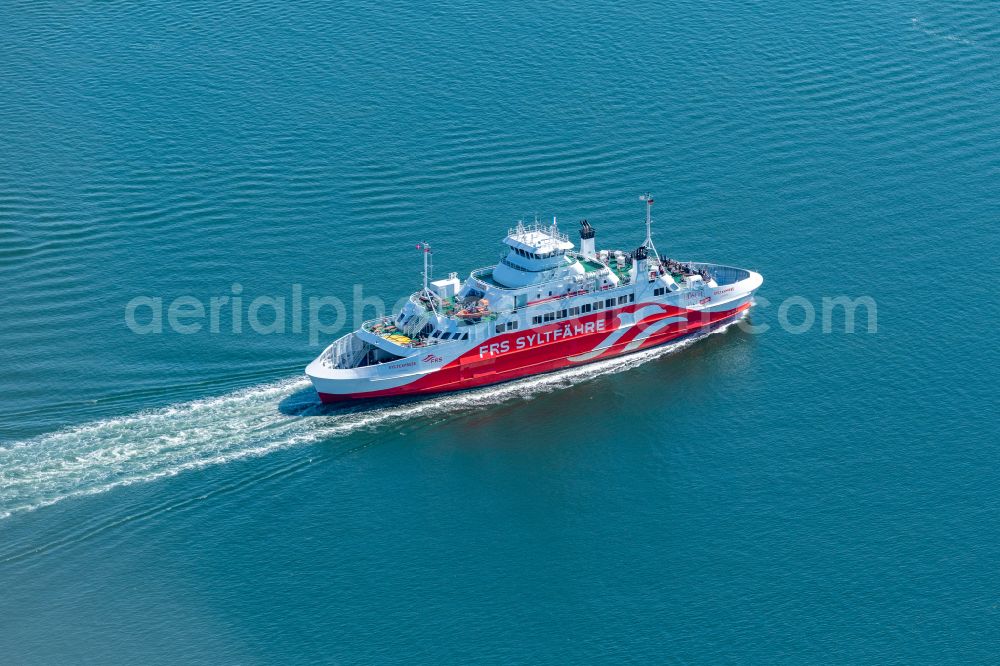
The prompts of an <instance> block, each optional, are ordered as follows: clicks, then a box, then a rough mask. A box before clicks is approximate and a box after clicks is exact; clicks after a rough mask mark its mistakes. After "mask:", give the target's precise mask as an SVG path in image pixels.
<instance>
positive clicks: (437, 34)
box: [0, 0, 1000, 664]
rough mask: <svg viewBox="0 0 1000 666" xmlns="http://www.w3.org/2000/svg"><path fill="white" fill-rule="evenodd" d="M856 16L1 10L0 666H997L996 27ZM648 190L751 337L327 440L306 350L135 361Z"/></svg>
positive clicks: (947, 13) (661, 226)
mask: <svg viewBox="0 0 1000 666" xmlns="http://www.w3.org/2000/svg"><path fill="white" fill-rule="evenodd" d="M870 4H871V3H869V4H865V3H861V4H858V3H847V2H843V1H842V0H834V1H833V2H817V1H811V0H810V1H806V2H782V1H776V2H772V3H767V4H763V3H738V2H720V3H701V2H691V1H689V0H684V1H679V2H674V3H670V4H668V5H660V4H645V3H630V4H628V5H623V6H619V7H607V6H603V5H602V4H599V3H554V4H548V5H539V4H530V5H529V4H514V5H506V4H505V5H502V6H500V5H495V4H490V3H473V4H466V5H463V6H461V7H450V6H446V5H443V4H425V5H422V6H414V5H411V4H408V3H394V2H389V3H371V4H366V5H363V6H360V5H348V6H345V5H339V4H337V3H316V2H306V3H300V4H298V5H294V6H293V5H289V4H287V3H278V2H258V3H243V2H237V1H234V0H229V1H224V2H218V3H134V4H127V3H82V2H65V3H45V4H42V3H27V2H15V3H8V4H6V5H4V7H3V8H2V9H0V25H3V26H4V28H3V34H4V39H3V46H2V47H0V62H2V63H3V64H4V67H3V70H4V76H3V77H0V122H2V127H3V131H2V132H0V369H2V372H0V398H2V399H0V516H2V518H0V661H3V662H4V663H50V662H68V661H71V662H97V663H112V662H119V663H136V662H141V661H153V662H165V661H185V662H212V663H264V662H289V661H291V662H311V661H331V662H345V663H357V662H373V661H397V662H405V663H413V662H440V661H448V662H466V661H473V660H478V661H488V662H496V661H515V662H549V663H564V662H568V661H583V660H598V661H607V662H610V661H620V660H625V659H629V660H635V661H657V662H660V661H677V662H683V663H706V664H717V663H720V662H729V661H738V662H758V663H801V662H813V663H816V662H824V663H825V662H842V663H843V662H851V663H855V662H868V663H872V662H877V663H920V662H922V663H941V662H963V663H969V662H991V661H994V660H995V656H996V653H997V651H998V649H1000V630H998V626H1000V606H998V603H1000V602H998V597H997V587H996V580H997V579H996V571H997V562H998V558H1000V530H998V529H997V521H998V518H1000V516H998V509H1000V491H998V488H1000V472H998V471H997V466H996V464H995V458H996V451H995V447H996V443H997V441H998V427H997V424H996V420H995V411H996V405H997V391H996V387H995V376H996V372H995V368H996V367H997V362H998V358H997V356H998V353H997V352H998V348H997V344H996V332H995V325H996V323H997V321H998V307H997V300H996V297H995V294H993V290H992V288H991V287H990V286H988V285H989V284H990V280H991V279H992V274H993V272H994V271H993V269H994V268H995V267H996V261H997V256H998V254H1000V253H998V249H1000V248H998V242H997V221H998V220H997V211H998V210H1000V194H998V192H1000V156H998V148H1000V120H998V119H1000V92H998V91H1000V74H998V72H1000V19H998V15H997V13H996V7H995V6H994V5H992V4H990V3H987V2H981V1H979V2H957V3H950V4H948V5H947V6H942V5H941V4H940V3H931V2H926V1H917V2H909V3H902V4H899V3H896V4H892V5H886V6H870ZM647 189H649V190H652V191H653V193H654V194H655V195H656V200H657V203H656V206H655V209H654V211H655V219H656V225H655V234H656V235H655V239H656V242H657V246H658V247H659V249H660V250H661V251H665V252H667V253H668V254H670V255H671V256H674V257H678V258H684V259H688V258H690V259H703V260H708V261H718V262H723V263H730V264H734V265H739V266H745V267H748V268H754V269H756V270H759V271H760V272H761V273H762V274H763V275H764V276H765V284H764V287H763V288H762V290H761V292H760V294H759V296H760V302H759V304H758V306H757V307H756V308H755V309H754V310H753V312H752V314H751V321H752V323H753V324H755V325H762V324H768V325H769V326H770V329H769V330H768V331H766V332H764V333H760V334H751V333H749V332H748V331H747V330H746V328H745V327H744V328H737V327H731V328H729V329H727V330H725V331H723V332H720V333H717V334H714V335H712V336H710V337H708V338H706V339H703V340H700V341H697V342H696V343H693V344H683V345H676V346H674V347H671V348H668V349H665V350H660V351H657V352H653V353H647V354H641V355H638V356H634V357H630V358H629V359H627V360H623V361H613V362H609V363H604V364H600V365H597V366H590V367H588V368H587V369H585V370H580V371H574V372H571V373H564V374H555V375H550V376H545V377H542V378H534V379H529V380H526V381H522V382H517V383H512V384H507V385H503V386H500V387H494V388H488V389H482V390H478V391H474V392H470V393H467V394H461V395H453V396H447V397H443V398H431V399H428V400H423V401H417V402H391V403H380V404H377V405H372V406H353V407H349V408H343V407H337V408H333V409H323V408H320V407H318V406H317V405H316V404H315V398H314V395H313V394H312V393H311V391H310V390H309V387H308V384H307V382H306V381H305V380H304V379H303V378H302V374H301V373H302V369H303V368H304V366H305V365H306V363H307V362H308V361H309V360H311V359H312V358H313V357H314V356H315V355H316V354H317V353H318V352H319V350H320V349H321V346H318V345H316V344H312V342H311V340H310V335H309V330H308V326H304V327H303V328H302V330H301V331H292V330H291V324H289V325H288V327H287V330H286V332H285V333H275V334H270V335H260V334H257V333H254V332H252V331H248V330H246V325H245V324H244V331H243V332H242V333H236V332H235V331H234V330H233V327H232V325H231V321H229V320H227V319H226V318H225V317H223V318H222V324H221V325H220V326H219V331H218V332H217V333H212V332H211V331H210V330H207V329H208V326H207V325H206V326H205V327H204V328H203V329H202V330H201V331H199V332H196V333H191V334H180V333H178V332H176V331H172V330H170V328H169V327H166V330H165V331H164V332H163V333H162V334H148V335H137V334H136V333H134V332H133V331H132V330H130V329H129V327H128V326H126V323H125V316H124V314H125V309H126V304H127V303H128V302H129V301H130V300H132V299H133V298H135V297H137V296H149V297H158V298H162V299H163V301H164V303H169V302H171V301H172V300H173V299H175V298H176V297H178V296H192V297H194V298H197V299H199V300H201V301H203V302H205V303H207V302H208V300H209V299H210V298H211V297H213V296H220V295H229V296H232V295H234V292H235V291H241V294H240V295H241V296H242V297H243V298H244V299H245V301H246V302H247V303H248V302H249V301H250V300H252V299H253V298H256V297H258V296H264V295H269V296H275V297H277V296H284V297H286V298H287V299H289V302H290V299H291V298H292V294H293V288H294V287H293V285H300V288H301V293H302V294H303V296H304V298H308V297H310V296H312V297H317V298H319V297H326V296H335V297H338V298H341V299H344V300H346V301H350V300H351V299H352V298H353V294H354V291H353V285H355V284H360V285H363V294H364V295H368V296H370V295H380V296H382V297H383V298H384V299H386V301H387V303H389V304H391V303H392V302H393V301H395V300H396V299H398V298H399V297H401V296H403V295H405V294H406V293H408V292H409V291H411V290H412V289H414V288H415V286H416V285H417V284H418V282H419V280H420V266H419V264H418V262H419V261H420V257H419V253H416V251H415V250H414V244H415V243H416V242H418V241H431V242H432V243H433V244H434V247H435V263H436V271H437V273H438V274H439V275H444V273H445V272H446V271H449V270H458V271H461V272H463V273H464V272H466V271H468V270H470V269H472V268H475V267H478V266H483V265H487V264H490V263H492V262H494V261H495V260H496V257H497V252H498V249H499V246H498V244H497V241H498V240H499V238H500V237H502V235H503V232H504V231H505V230H506V228H507V226H508V225H509V224H510V223H512V222H513V221H515V220H516V219H517V218H518V217H522V216H531V215H533V214H534V213H535V212H537V213H538V214H539V215H541V216H542V217H548V216H550V215H553V214H555V215H559V216H560V219H561V220H563V226H564V228H566V229H570V228H571V226H572V225H573V224H575V221H576V220H577V219H579V218H582V217H587V218H588V219H589V220H590V221H591V222H592V223H593V224H594V226H595V227H596V228H597V230H598V242H599V245H611V246H617V247H625V248H629V247H633V246H635V245H636V244H638V242H639V241H640V240H641V239H642V234H643V228H642V222H643V218H642V215H643V211H642V207H641V205H640V202H639V201H638V200H637V195H638V194H639V193H640V192H642V191H644V190H647ZM236 283H238V284H239V287H238V288H235V289H234V286H233V285H234V284H236ZM837 296H849V297H851V298H860V297H864V296H867V297H870V298H872V299H874V301H875V302H876V303H877V331H876V332H874V333H868V332H865V330H864V326H863V325H859V331H858V332H856V333H854V334H847V333H845V332H844V325H845V321H844V317H843V314H842V313H839V314H838V315H837V316H835V317H834V318H833V320H832V322H831V328H832V330H831V331H830V332H828V333H824V332H823V330H822V326H821V323H820V321H819V320H818V319H817V322H816V323H815V325H814V326H812V327H809V328H808V330H806V331H805V332H802V333H794V332H791V331H789V330H785V329H783V328H782V327H781V326H780V322H781V317H780V316H779V315H780V314H781V312H779V306H780V304H781V303H782V302H785V301H786V299H788V298H790V297H800V298H801V299H804V301H805V302H807V303H808V304H810V306H811V307H814V308H815V309H816V311H817V314H818V313H819V311H820V306H821V302H822V299H823V298H824V297H837ZM801 302H802V301H799V303H801ZM348 310H349V311H348V313H347V319H348V321H346V322H345V327H349V326H351V325H352V324H353V323H355V322H354V319H355V316H354V313H353V312H352V311H351V310H353V308H350V307H349V308H348ZM790 312H791V313H790V314H788V319H790V320H792V322H793V323H795V324H798V323H800V322H801V321H802V316H803V314H802V308H801V306H796V307H793V308H792V309H791V311H790ZM359 314H361V315H362V316H366V317H370V316H372V313H371V312H370V311H368V312H367V313H359ZM786 314H787V313H786ZM262 318H264V319H266V315H264V316H262ZM863 323H864V318H863V317H861V318H860V322H859V324H863ZM786 328H787V327H786ZM320 337H321V338H322V339H323V340H326V339H327V338H329V337H332V336H325V335H324V336H320Z"/></svg>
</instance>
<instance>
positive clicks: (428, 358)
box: [422, 354, 444, 363]
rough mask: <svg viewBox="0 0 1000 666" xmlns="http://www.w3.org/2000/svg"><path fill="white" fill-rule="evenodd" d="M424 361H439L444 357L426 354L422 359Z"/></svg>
mask: <svg viewBox="0 0 1000 666" xmlns="http://www.w3.org/2000/svg"><path fill="white" fill-rule="evenodd" d="M422 360H423V362H424V363H440V362H441V361H443V360H444V359H443V358H441V357H440V356H435V355H434V354H428V355H427V356H424V358H423V359H422Z"/></svg>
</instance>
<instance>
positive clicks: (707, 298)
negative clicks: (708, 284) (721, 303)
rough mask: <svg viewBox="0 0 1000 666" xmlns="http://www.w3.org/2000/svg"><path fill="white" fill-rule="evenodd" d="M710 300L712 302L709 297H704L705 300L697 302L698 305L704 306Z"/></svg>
mask: <svg viewBox="0 0 1000 666" xmlns="http://www.w3.org/2000/svg"><path fill="white" fill-rule="evenodd" d="M711 300H712V297H711V296H706V297H705V298H703V299H701V300H700V301H698V305H704V304H705V303H708V302H709V301H711Z"/></svg>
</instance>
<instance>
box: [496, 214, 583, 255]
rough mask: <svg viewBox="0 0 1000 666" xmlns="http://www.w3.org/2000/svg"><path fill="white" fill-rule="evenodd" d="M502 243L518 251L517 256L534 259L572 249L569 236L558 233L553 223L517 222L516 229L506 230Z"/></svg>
mask: <svg viewBox="0 0 1000 666" xmlns="http://www.w3.org/2000/svg"><path fill="white" fill-rule="evenodd" d="M503 242H504V243H505V244H506V245H508V246H510V247H511V248H513V249H514V250H515V251H518V250H520V251H519V252H517V254H519V255H521V256H528V257H531V258H536V259H544V258H547V257H551V256H555V255H557V254H561V253H563V252H565V251H566V250H572V249H573V243H571V242H570V240H569V236H568V235H566V234H564V233H563V232H561V231H559V228H558V227H557V226H556V224H555V222H554V221H553V223H552V224H551V225H543V224H541V223H539V222H535V223H533V224H524V223H523V222H519V223H518V225H517V226H516V227H512V228H510V229H508V230H507V237H506V238H505V239H504V241H503ZM532 255H533V256H532Z"/></svg>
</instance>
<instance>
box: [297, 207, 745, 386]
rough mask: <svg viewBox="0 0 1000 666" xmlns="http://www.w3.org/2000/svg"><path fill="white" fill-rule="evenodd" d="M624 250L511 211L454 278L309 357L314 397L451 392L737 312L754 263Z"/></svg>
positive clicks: (584, 230)
mask: <svg viewBox="0 0 1000 666" xmlns="http://www.w3.org/2000/svg"><path fill="white" fill-rule="evenodd" d="M640 199H641V200H642V201H644V202H645V206H646V240H645V241H644V242H643V243H642V244H641V245H640V246H638V247H637V248H636V249H635V250H633V251H630V252H625V251H622V250H597V249H596V246H595V237H596V232H595V230H594V227H593V226H592V225H591V224H590V223H589V222H588V221H587V220H583V221H581V222H580V245H579V250H577V249H575V246H574V245H573V243H571V242H570V240H569V237H568V235H567V234H565V233H563V232H562V231H560V230H559V227H558V224H557V220H556V219H555V218H553V220H552V224H551V225H548V224H540V223H539V222H538V221H537V220H535V222H534V223H529V224H525V223H524V222H523V221H522V222H519V223H518V224H517V226H515V227H514V228H512V229H510V230H509V231H508V232H507V237H506V238H504V240H503V243H504V245H505V252H506V254H505V256H503V257H502V258H501V260H500V263H498V264H496V265H495V266H488V267H485V268H479V269H476V270H474V271H472V272H471V274H470V275H469V277H468V278H467V279H465V280H464V281H462V280H460V279H459V277H458V274H457V273H451V274H450V275H449V276H448V277H447V278H446V279H442V280H432V279H431V266H432V262H431V247H430V245H428V244H426V243H421V244H419V245H417V248H418V249H420V250H422V251H423V254H424V271H423V280H424V284H423V288H422V289H420V290H419V291H417V292H415V293H414V294H412V295H411V296H410V298H409V300H408V301H407V303H406V304H405V306H404V307H403V308H402V310H401V311H400V312H399V313H398V314H397V315H395V316H392V317H384V318H380V319H374V320H371V321H366V322H364V323H363V324H362V325H361V328H359V329H358V330H356V331H354V332H353V333H349V334H348V335H345V336H343V337H342V338H340V339H339V340H336V341H335V342H334V343H333V344H331V345H330V346H329V347H327V348H326V349H325V350H324V351H323V353H322V354H320V355H319V356H318V357H317V358H316V359H315V360H314V361H313V362H312V363H310V364H309V366H308V367H307V368H306V374H307V375H308V376H309V378H310V379H311V380H312V383H313V386H314V387H315V388H316V391H317V393H319V397H320V399H321V400H322V401H323V402H335V401H339V400H349V399H363V398H382V397H387V396H400V395H421V394H430V393H437V392H441V391H455V390H460V389H466V388H471V387H474V386H483V385H485V384H494V383H497V382H503V381H508V380H512V379H517V378H519V377H525V376H527V375H533V374H538V373H542V372H550V371H553V370H559V369H562V368H567V367H573V366H577V365H580V364H584V363H591V362H594V361H600V360H604V359H608V358H612V357H614V356H620V355H622V354H629V353H632V352H637V351H639V350H642V349H649V348H651V347H655V346H657V345H662V344H664V343H666V342H670V341H672V340H676V339H678V338H680V337H682V336H688V335H692V334H694V333H697V332H699V331H705V330H707V329H709V328H714V327H717V326H719V325H721V324H724V323H727V322H730V321H733V320H735V319H736V318H738V317H739V316H741V315H742V313H744V312H745V311H746V310H747V309H748V308H749V307H750V306H751V304H752V299H753V294H754V291H755V290H756V289H757V288H758V287H760V285H761V284H762V282H763V278H762V277H761V276H760V274H759V273H756V272H754V271H750V270H746V269H743V268H735V267H733V266H723V265H719V264H709V263H701V262H688V261H675V260H673V259H669V258H666V257H661V256H660V255H659V254H658V253H657V251H656V248H655V247H654V245H653V240H652V233H651V231H652V229H651V225H652V215H651V211H652V205H653V198H652V197H651V196H649V195H643V196H642V197H640Z"/></svg>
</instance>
